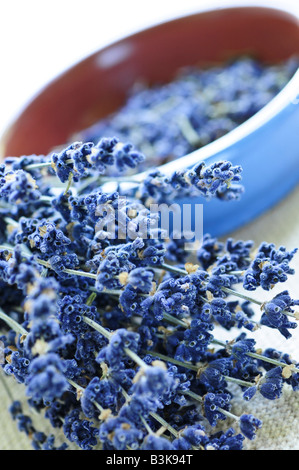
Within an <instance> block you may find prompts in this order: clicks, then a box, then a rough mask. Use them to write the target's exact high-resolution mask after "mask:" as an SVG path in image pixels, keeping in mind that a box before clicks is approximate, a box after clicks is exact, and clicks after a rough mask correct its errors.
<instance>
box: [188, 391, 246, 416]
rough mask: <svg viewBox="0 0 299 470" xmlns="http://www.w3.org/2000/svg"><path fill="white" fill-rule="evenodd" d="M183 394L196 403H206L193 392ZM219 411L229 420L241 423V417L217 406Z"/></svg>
mask: <svg viewBox="0 0 299 470" xmlns="http://www.w3.org/2000/svg"><path fill="white" fill-rule="evenodd" d="M181 393H183V394H184V395H188V396H189V397H190V398H193V399H194V400H196V401H199V402H200V403H201V404H203V403H204V399H203V398H202V397H201V396H200V395H197V394H196V393H194V392H192V391H191V390H186V391H185V392H181ZM217 409H218V410H219V411H220V412H221V413H222V414H224V415H225V416H227V417H228V418H232V419H234V420H235V421H239V419H240V418H239V416H236V415H234V414H233V413H230V412H229V411H227V410H224V409H223V408H220V407H219V406H217Z"/></svg>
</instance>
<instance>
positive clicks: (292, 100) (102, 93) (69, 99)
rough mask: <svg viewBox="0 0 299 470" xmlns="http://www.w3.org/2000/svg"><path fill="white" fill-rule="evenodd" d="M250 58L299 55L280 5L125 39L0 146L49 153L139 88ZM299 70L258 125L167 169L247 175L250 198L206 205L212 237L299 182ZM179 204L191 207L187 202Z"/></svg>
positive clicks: (56, 91)
mask: <svg viewBox="0 0 299 470" xmlns="http://www.w3.org/2000/svg"><path fill="white" fill-rule="evenodd" d="M244 54H246V55H247V54H250V55H254V56H255V58H256V59H258V60H260V61H261V62H263V63H279V62H281V61H284V60H287V59H288V58H290V57H292V56H294V55H297V56H299V15H298V12H297V13H296V11H292V9H291V8H289V7H287V6H285V5H284V3H283V2H282V3H281V6H279V7H269V6H250V5H249V6H248V5H245V4H244V3H243V4H241V5H240V6H234V7H219V8H214V9H211V10H208V11H202V12H195V13H193V14H188V15H185V16H182V17H179V18H175V19H172V20H170V21H166V22H163V23H160V24H157V25H154V26H151V27H149V28H147V29H144V30H142V31H139V32H137V33H135V34H132V35H130V36H127V37H125V38H122V39H120V40H119V41H117V42H114V43H113V44H110V45H108V46H106V47H104V48H102V49H100V50H99V51H97V52H95V53H93V54H92V55H90V56H88V57H87V58H85V59H84V60H82V61H80V62H79V63H77V64H75V65H74V66H73V67H71V68H70V69H68V70H67V71H65V72H63V73H62V74H61V75H60V76H58V77H57V78H56V79H55V80H53V81H51V82H50V83H49V84H48V85H47V86H45V87H44V89H42V90H41V91H40V92H39V93H38V95H37V96H36V97H34V98H33V99H32V101H31V102H30V103H29V104H28V105H27V106H26V108H25V109H24V110H22V111H21V112H20V114H19V115H18V116H17V118H16V119H15V121H14V122H13V123H12V125H11V126H10V127H9V129H8V130H7V131H6V132H5V134H4V136H3V137H2V141H1V149H2V157H6V156H20V155H30V154H47V153H49V152H50V151H51V150H53V149H54V148H56V147H59V146H61V145H63V144H65V143H67V142H69V140H70V138H71V136H72V135H75V134H76V133H77V132H79V131H80V130H82V129H85V128H87V127H89V126H91V125H92V124H94V123H95V122H97V121H98V120H99V119H101V118H103V117H105V116H107V115H109V114H110V113H112V112H114V111H116V110H117V109H118V108H119V107H120V106H121V105H122V104H123V103H124V102H125V100H126V97H127V93H128V91H129V90H130V89H131V87H132V86H133V85H134V83H135V82H136V81H139V80H146V82H147V83H149V84H150V85H152V84H155V83H161V82H168V81H170V80H171V79H172V78H173V77H174V76H175V74H176V72H177V71H178V70H179V69H181V68H182V67H185V66H193V65H194V66H200V67H201V66H203V67H206V66H210V65H215V64H221V63H224V62H225V61H227V60H229V59H231V58H233V57H237V56H241V55H244ZM298 97H299V70H298V71H297V72H296V73H295V75H294V76H293V78H292V79H291V80H290V81H289V83H288V84H287V85H286V86H285V87H284V88H283V89H282V90H281V92H280V93H278V95H277V96H276V97H275V98H274V99H272V100H271V102H269V103H268V104H267V105H266V106H264V107H263V108H262V109H261V110H260V111H259V112H258V113H256V114H255V115H254V116H253V117H252V118H250V119H248V120H247V121H246V122H245V123H243V124H241V125H240V126H238V127H237V128H236V129H234V130H232V131H231V132H229V133H228V134H226V135H225V136H223V137H220V138H219V139H217V140H216V141H214V142H212V143H210V144H208V145H206V146H205V147H202V148H201V149H199V150H196V151H195V152H192V153H190V154H189V155H186V156H184V157H181V158H179V159H177V160H174V161H172V162H170V163H167V164H166V165H163V166H161V167H160V169H161V171H164V172H171V171H174V170H176V169H181V168H183V167H188V168H189V167H192V166H193V165H194V164H195V163H197V162H198V161H200V160H205V161H206V162H207V163H212V162H214V161H217V160H229V161H231V162H232V163H233V164H234V165H241V166H242V167H243V184H244V187H245V192H244V194H243V195H242V197H241V199H240V200H238V201H233V202H230V203H224V202H222V201H219V200H213V201H209V202H204V203H203V201H202V199H200V200H197V199H196V198H194V199H192V204H202V203H203V221H204V227H203V229H204V232H206V233H210V234H212V235H214V236H222V235H224V234H227V233H230V232H232V231H233V230H235V229H237V228H239V227H241V226H242V225H244V224H246V223H248V222H250V221H252V220H253V219H254V218H255V217H257V216H259V215H260V214H262V213H263V212H264V211H266V210H268V209H270V208H271V207H272V206H273V205H275V204H276V203H277V202H278V201H279V200H280V199H281V198H283V197H284V196H286V195H287V194H288V193H289V192H290V191H291V190H292V189H294V188H295V186H296V185H297V184H298V182H299V133H298V129H299V99H298ZM176 202H178V203H179V204H186V203H190V200H188V199H183V198H179V199H178V200H177V201H176Z"/></svg>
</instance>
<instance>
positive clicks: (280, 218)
mask: <svg viewBox="0 0 299 470" xmlns="http://www.w3.org/2000/svg"><path fill="white" fill-rule="evenodd" d="M298 202H299V188H298V189H296V190H295V191H293V192H292V194H290V195H289V196H288V197H287V198H286V199H284V200H283V201H282V202H281V203H280V204H279V205H277V206H276V207H275V208H274V209H272V210H270V211H268V212H267V213H266V214H264V215H263V216H262V217H260V218H258V219H257V220H255V221H254V222H253V223H251V224H249V225H247V226H246V227H243V228H242V229H240V230H238V231H236V232H234V233H233V234H231V236H232V237H233V238H235V239H241V240H249V239H252V240H254V241H255V243H256V245H258V244H259V243H261V242H262V241H266V242H271V243H275V244H276V245H285V246H286V247H287V249H289V250H290V249H292V248H294V247H296V246H298V245H299V244H298V240H299V213H298ZM292 266H294V267H295V269H296V274H295V275H294V276H291V277H290V278H289V281H288V282H287V283H286V284H284V285H283V286H284V288H286V289H288V290H289V292H290V294H291V295H292V297H293V298H298V297H299V295H298V284H299V254H298V255H297V256H296V257H295V260H294V261H293V263H292ZM281 290H282V286H281V285H280V286H278V288H274V289H273V290H272V291H271V293H266V294H267V296H265V295H264V297H263V300H269V299H270V298H271V297H273V296H274V295H276V294H277V293H278V292H279V291H281ZM268 294H269V295H268ZM255 296H256V297H257V293H256V294H255ZM230 333H232V332H230ZM292 333H293V336H292V338H291V339H289V340H285V339H284V338H283V337H282V335H280V333H278V332H277V331H275V330H273V331H272V330H271V329H269V328H266V329H265V328H261V329H260V330H259V331H257V332H256V333H254V334H252V335H254V336H252V337H254V338H255V339H256V343H257V346H258V347H262V348H266V347H270V346H271V347H274V348H276V349H278V350H281V351H284V352H288V353H290V354H291V356H292V357H293V358H294V359H296V360H298V361H299V346H298V345H299V328H297V329H295V330H293V332H292ZM249 336H250V335H249ZM228 337H229V335H228V334H226V338H228ZM231 337H232V338H233V337H234V335H233V334H232V336H231ZM7 384H8V386H9V388H10V390H11V393H12V395H13V397H14V399H19V400H21V401H22V402H23V401H24V388H23V387H22V386H21V385H19V384H16V382H15V381H14V380H13V379H11V378H8V379H7ZM9 403H10V400H9V397H8V394H7V392H6V391H5V390H4V388H3V386H1V383H0V450H32V447H31V444H30V441H29V439H28V438H27V437H26V436H25V435H24V434H23V433H19V432H18V430H17V427H16V424H15V423H14V422H13V421H12V420H11V418H10V416H9V414H8V412H7V407H8V406H9ZM25 403H26V402H25ZM27 409H28V408H27ZM25 410H26V406H25ZM232 412H233V413H235V414H236V415H240V414H242V413H243V412H250V413H252V414H254V415H255V416H256V417H258V418H259V419H261V420H262V421H263V427H262V429H261V430H259V432H258V435H257V437H256V439H255V440H253V441H247V440H246V444H245V449H246V450H299V392H297V393H295V392H292V391H291V390H290V389H289V388H287V387H286V388H285V390H284V392H283V395H282V397H281V398H280V399H279V400H275V401H269V400H265V399H263V397H261V396H260V395H259V394H257V395H256V396H255V397H254V398H253V399H252V400H251V401H250V402H247V403H246V402H244V401H243V400H242V399H241V397H239V396H238V393H237V392H236V395H235V399H234V406H233V409H232ZM31 415H32V419H33V422H34V425H35V427H36V428H37V429H38V430H40V431H44V432H46V433H48V434H49V433H51V432H52V431H53V430H52V428H51V426H50V425H49V423H48V422H47V421H46V420H45V419H44V418H43V416H40V415H39V414H37V413H36V414H32V413H31ZM227 424H230V422H229V421H227ZM231 424H232V425H233V423H231ZM62 440H63V437H62V436H61V435H60V434H58V435H57V443H59V442H61V441H62ZM69 448H70V449H76V447H74V446H72V445H70V447H69Z"/></svg>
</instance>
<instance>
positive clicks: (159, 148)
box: [75, 57, 298, 168]
mask: <svg viewBox="0 0 299 470" xmlns="http://www.w3.org/2000/svg"><path fill="white" fill-rule="evenodd" d="M297 68H298V60H297V59H290V60H288V61H286V62H282V63H280V64H276V65H271V66H270V65H269V64H267V65H265V64H262V63H261V62H259V61H257V60H255V59H253V58H251V57H242V58H240V57H239V58H237V59H236V60H234V61H232V62H230V63H225V64H223V65H218V66H215V67H209V68H206V69H203V68H202V69H199V68H186V69H184V70H181V71H180V73H179V74H178V76H176V77H175V78H174V79H173V80H172V81H171V82H170V83H167V84H156V85H155V86H151V87H149V86H147V85H146V84H144V83H143V84H139V85H135V86H134V87H133V88H132V90H130V93H129V94H128V97H127V100H126V103H125V104H124V106H123V107H122V108H121V109H119V110H117V112H115V113H114V114H111V115H110V116H108V117H107V118H105V119H101V120H100V121H99V122H98V123H96V124H94V125H93V126H92V127H90V128H88V129H85V130H83V131H81V132H79V133H78V134H77V135H76V136H75V138H76V139H78V140H82V141H88V142H89V141H91V142H94V143H97V142H98V141H99V140H100V139H101V138H102V137H107V136H109V137H114V136H117V137H118V138H119V139H120V140H121V141H130V142H132V143H133V144H134V145H135V146H136V147H137V148H138V149H139V150H140V151H141V152H143V153H144V154H145V155H146V156H147V158H146V160H145V161H144V163H142V167H143V168H148V167H149V166H155V165H160V164H161V162H167V161H169V160H173V159H175V158H179V157H182V156H183V155H187V154H188V153H190V152H192V151H194V150H196V149H198V148H201V147H203V146H204V145H206V144H208V143H210V142H213V141H214V140H215V139H217V138H219V137H222V136H223V135H225V134H227V133H228V132H230V131H231V130H233V129H234V128H236V127H237V126H238V125H240V124H242V123H243V122H245V121H246V120H247V119H249V118H250V117H252V116H253V115H254V114H256V113H257V112H258V111H259V110H260V109H262V108H263V107H264V106H265V105H266V104H267V103H269V101H271V99H272V98H273V97H274V96H275V95H277V93H278V92H279V91H280V90H281V89H282V88H283V87H284V86H285V85H286V84H287V83H288V81H289V80H290V78H291V77H292V75H293V74H294V73H295V71H296V70H297Z"/></svg>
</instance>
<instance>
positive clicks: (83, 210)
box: [0, 62, 299, 450]
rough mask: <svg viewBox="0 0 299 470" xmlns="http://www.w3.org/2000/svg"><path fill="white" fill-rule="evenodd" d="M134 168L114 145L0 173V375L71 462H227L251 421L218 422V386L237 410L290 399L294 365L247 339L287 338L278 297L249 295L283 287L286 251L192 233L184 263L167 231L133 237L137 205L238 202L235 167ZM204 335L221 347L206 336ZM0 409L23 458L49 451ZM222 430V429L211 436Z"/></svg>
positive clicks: (291, 319) (142, 210) (15, 164)
mask: <svg viewBox="0 0 299 470" xmlns="http://www.w3.org/2000/svg"><path fill="white" fill-rule="evenodd" d="M245 64H247V62H246V63H245ZM249 65H250V64H249V63H248V67H249ZM243 66H244V64H243ZM250 67H252V64H251V65H250ZM250 70H251V69H250ZM244 73H245V72H244ZM176 86H177V85H176ZM168 139H169V136H168ZM169 142H170V141H169ZM143 167H144V156H143V152H140V151H139V150H135V148H134V147H133V146H132V145H131V144H129V143H126V141H125V140H124V141H121V140H119V138H115V137H114V136H113V137H109V136H108V137H102V138H101V139H100V140H99V141H98V142H97V143H94V142H85V143H82V142H74V143H73V144H70V145H68V146H67V147H66V148H65V149H62V150H61V151H60V152H54V153H52V154H50V155H47V156H36V157H35V156H24V157H21V158H7V159H6V161H5V162H4V164H3V165H1V169H0V244H1V245H0V286H1V293H2V295H1V298H0V320H1V329H2V335H1V338H0V339H1V342H2V343H1V344H2V346H3V355H4V358H5V363H4V364H3V365H2V368H3V371H4V372H5V373H6V374H7V375H11V376H13V377H14V378H15V380H16V381H17V382H18V383H22V384H24V385H25V387H26V399H27V400H28V404H29V406H30V407H31V408H32V409H34V410H35V411H37V412H38V413H41V412H44V416H45V418H46V419H48V420H49V422H50V423H51V425H52V426H53V428H54V429H56V428H59V429H61V430H62V432H63V433H64V436H65V439H66V440H67V441H69V442H72V443H75V444H76V445H77V446H79V448H81V449H84V450H90V449H94V448H97V449H98V448H101V449H103V450H138V449H141V450H209V449H215V450H241V449H242V448H243V445H244V441H245V440H246V439H249V440H252V439H254V438H255V435H256V433H257V432H258V430H259V429H260V427H261V426H262V422H261V421H260V419H259V417H258V416H253V415H252V414H242V415H241V416H236V415H234V414H233V412H232V404H233V400H234V393H233V391H232V387H231V385H234V386H237V387H239V389H240V391H241V394H242V396H243V398H244V400H246V401H248V400H250V399H252V397H253V396H254V395H255V394H260V395H261V396H262V397H263V398H264V399H265V400H276V399H278V398H279V397H280V396H281V394H282V391H283V389H284V387H291V388H292V389H293V390H294V391H297V390H298V387H299V385H298V384H299V364H297V362H296V360H293V359H292V358H290V357H289V356H288V355H287V354H284V353H283V352H280V351H276V350H274V349H266V350H264V351H263V350H262V349H261V345H258V344H256V341H255V339H254V332H255V331H256V330H257V329H258V328H264V329H267V328H271V329H277V330H278V331H279V332H280V333H281V334H282V336H283V337H284V338H286V339H287V338H289V337H290V336H291V330H292V329H294V328H296V326H297V320H298V318H299V315H298V313H297V312H296V311H295V308H296V306H297V305H299V301H298V300H296V299H292V298H291V296H290V294H289V292H288V290H287V289H286V288H284V289H283V290H282V291H281V292H280V293H279V294H277V295H276V296H275V297H274V298H273V299H272V300H270V301H267V302H260V301H258V300H257V299H256V298H255V296H254V293H255V290H256V289H260V290H265V291H267V292H268V291H269V290H270V289H271V287H272V286H274V285H279V284H280V283H285V282H287V280H288V277H289V276H292V275H293V274H294V270H293V268H292V267H291V262H292V259H293V257H294V256H295V254H296V249H294V250H291V251H288V250H287V249H286V248H285V247H275V245H273V244H269V243H266V242H265V243H262V244H261V245H260V246H259V247H257V250H256V249H255V247H254V243H253V242H252V241H251V240H247V241H242V240H233V239H231V238H229V239H228V240H227V241H226V242H225V243H224V242H219V241H218V240H217V239H215V238H213V237H212V236H210V235H209V234H205V235H204V237H203V240H202V243H201V245H200V247H199V248H198V249H197V251H196V252H195V254H196V259H194V256H193V257H192V259H191V257H190V253H189V252H188V250H187V249H186V247H185V244H184V240H183V239H177V238H176V237H175V236H174V234H169V237H166V238H165V237H164V236H163V233H162V232H161V231H160V230H159V228H157V227H156V228H155V229H154V231H151V232H150V234H151V235H154V236H151V237H150V236H148V235H149V233H148V231H149V228H150V222H151V220H152V219H151V211H150V204H149V200H150V202H151V203H157V204H161V203H164V204H167V203H169V201H172V200H173V199H174V198H175V196H176V194H177V193H178V191H179V192H180V193H182V192H184V193H185V194H186V195H188V196H189V197H190V198H192V197H193V195H194V194H195V195H196V196H197V197H198V196H201V197H202V198H206V199H210V198H213V197H215V198H220V199H223V200H230V199H232V198H235V197H241V195H242V191H243V188H242V185H241V173H242V169H241V168H240V167H239V166H232V164H231V163H230V162H226V161H221V162H217V163H214V164H212V165H206V164H204V163H200V164H198V165H196V166H195V167H194V168H192V169H182V170H181V171H180V172H176V173H174V174H173V175H163V174H161V172H160V171H159V170H158V169H154V170H153V169H151V170H149V171H148V172H147V175H146V177H145V178H144V179H143V180H139V179H138V170H139V169H140V168H143ZM134 168H135V169H136V174H135V175H137V177H136V176H135V175H133V181H134V184H135V189H134V191H133V192H130V191H127V189H124V187H123V186H122V185H121V184H119V185H118V188H117V191H113V192H108V190H106V186H105V185H106V183H107V182H109V181H114V182H115V181H117V180H118V181H119V183H120V182H125V181H128V182H130V181H132V169H134ZM120 172H121V177H119V174H120ZM111 174H114V175H115V176H113V175H112V176H111ZM53 177H54V178H56V181H57V186H56V187H54V186H53ZM50 182H51V184H50ZM61 184H62V185H63V187H62V188H61ZM12 203H13V204H12ZM224 203H226V202H224ZM125 229H126V230H125ZM132 233H134V234H135V236H134V237H131V234H132ZM136 234H137V236H136ZM112 235H114V236H112ZM141 235H143V236H141ZM191 254H193V255H194V252H193V253H191ZM258 312H259V313H260V316H259V317H258V315H257V313H258ZM216 325H217V326H218V327H219V326H220V327H221V328H222V329H223V331H224V332H226V331H227V332H228V331H235V339H234V340H230V341H223V340H220V339H219V338H217V333H216ZM11 412H12V416H13V418H14V419H15V420H16V421H17V422H18V426H19V428H20V429H21V430H22V431H24V432H26V433H27V434H28V435H30V436H31V437H33V447H34V448H36V449H53V450H58V449H59V450H60V449H61V450H62V449H64V448H65V445H63V446H62V447H61V448H57V447H55V445H54V441H53V436H52V435H51V436H49V437H47V436H45V435H44V434H42V433H39V432H38V431H36V430H35V428H34V427H33V425H32V422H31V418H30V417H24V415H23V412H22V410H21V408H20V406H19V404H18V403H14V404H13V405H12V408H11ZM227 419H230V420H233V421H234V422H235V426H234V427H231V426H227V428H226V429H224V430H222V431H217V426H218V424H219V423H220V422H224V428H225V422H226V420H227ZM222 427H223V425H222Z"/></svg>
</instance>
